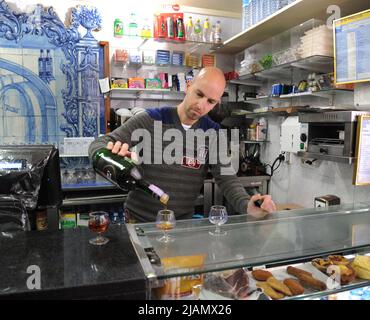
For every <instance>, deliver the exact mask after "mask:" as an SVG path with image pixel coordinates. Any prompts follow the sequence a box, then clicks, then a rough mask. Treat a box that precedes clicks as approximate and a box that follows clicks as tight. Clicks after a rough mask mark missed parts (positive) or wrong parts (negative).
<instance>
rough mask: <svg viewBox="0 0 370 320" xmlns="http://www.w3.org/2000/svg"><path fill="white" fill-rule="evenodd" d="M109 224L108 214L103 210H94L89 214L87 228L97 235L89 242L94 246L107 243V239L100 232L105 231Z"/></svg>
mask: <svg viewBox="0 0 370 320" xmlns="http://www.w3.org/2000/svg"><path fill="white" fill-rule="evenodd" d="M108 225H109V214H108V213H107V212H105V211H94V212H90V214H89V229H90V230H91V231H92V232H97V233H98V235H97V236H96V237H95V238H92V239H90V240H89V242H90V243H91V244H93V245H96V246H101V245H104V244H107V243H108V242H109V239H108V238H106V237H103V236H102V235H101V234H102V233H103V232H105V231H106V230H107V228H108Z"/></svg>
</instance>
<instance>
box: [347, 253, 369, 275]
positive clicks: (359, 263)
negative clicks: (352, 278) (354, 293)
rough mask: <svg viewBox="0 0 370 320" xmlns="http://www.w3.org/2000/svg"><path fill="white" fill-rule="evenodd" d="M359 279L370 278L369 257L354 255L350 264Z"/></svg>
mask: <svg viewBox="0 0 370 320" xmlns="http://www.w3.org/2000/svg"><path fill="white" fill-rule="evenodd" d="M351 266H352V268H353V269H354V270H355V272H356V276H357V277H358V278H360V279H365V280H370V257H369V256H356V257H355V259H354V260H353V262H352V264H351Z"/></svg>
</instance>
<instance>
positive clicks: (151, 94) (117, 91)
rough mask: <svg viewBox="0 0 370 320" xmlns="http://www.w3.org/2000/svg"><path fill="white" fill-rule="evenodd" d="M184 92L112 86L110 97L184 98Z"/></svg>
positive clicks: (144, 98)
mask: <svg viewBox="0 0 370 320" xmlns="http://www.w3.org/2000/svg"><path fill="white" fill-rule="evenodd" d="M184 96H185V92H180V91H172V90H171V89H136V88H112V89H111V91H110V98H111V99H113V100H115V99H116V100H120V99H139V98H140V100H174V101H181V100H183V99H184Z"/></svg>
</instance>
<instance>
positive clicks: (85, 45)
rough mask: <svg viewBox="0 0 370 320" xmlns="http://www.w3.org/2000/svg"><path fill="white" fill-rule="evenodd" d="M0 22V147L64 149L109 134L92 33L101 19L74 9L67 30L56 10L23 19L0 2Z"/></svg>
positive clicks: (39, 9)
mask: <svg viewBox="0 0 370 320" xmlns="http://www.w3.org/2000/svg"><path fill="white" fill-rule="evenodd" d="M0 21H1V28H0V144H7V143H53V144H56V145H59V144H61V143H63V139H64V138H65V137H91V136H97V135H98V134H100V133H104V130H105V128H104V123H105V121H104V100H103V97H102V95H101V94H100V91H99V87H98V79H99V73H100V71H101V69H102V67H103V66H102V65H101V61H103V60H102V57H101V56H100V55H102V51H101V50H99V44H98V42H97V40H96V39H95V38H94V37H93V35H92V33H91V30H93V29H97V28H100V26H101V15H100V13H99V12H98V11H97V10H96V9H95V8H91V7H89V8H88V7H85V6H78V7H76V8H73V9H72V13H71V25H70V26H69V27H68V28H67V27H65V26H64V24H63V23H62V21H61V20H60V19H59V17H58V16H57V15H56V13H55V12H54V10H53V8H52V7H48V8H46V7H43V6H42V5H35V6H34V10H33V11H32V12H31V13H22V12H17V11H16V10H15V9H14V6H13V7H12V9H11V8H10V6H9V4H8V3H7V2H6V1H3V0H0ZM81 26H82V27H83V28H85V29H86V34H85V35H84V36H81V34H80V33H79V31H78V30H80V29H79V28H80V27H81Z"/></svg>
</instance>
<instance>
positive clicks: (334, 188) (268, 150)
mask: <svg viewBox="0 0 370 320" xmlns="http://www.w3.org/2000/svg"><path fill="white" fill-rule="evenodd" d="M283 119H284V117H276V116H271V117H269V118H268V125H269V127H268V129H269V132H268V141H270V142H269V143H267V144H265V145H264V147H263V149H262V161H263V162H266V163H270V164H272V162H273V161H274V160H275V158H276V157H277V156H278V155H279V153H280V125H281V123H282V121H283ZM301 159H302V158H301V157H298V156H296V155H294V154H291V155H290V163H283V164H281V166H280V167H279V168H278V169H277V171H276V172H275V173H274V174H273V177H272V181H271V183H270V193H271V194H272V197H273V199H274V200H275V201H276V202H277V203H292V202H293V203H297V204H300V205H302V206H304V207H307V208H309V207H313V206H314V198H315V197H317V196H323V195H326V194H334V195H336V196H338V197H339V198H340V199H341V202H342V203H354V202H361V201H370V187H369V186H354V185H352V177H353V165H349V164H343V163H338V162H332V161H315V162H314V163H313V164H312V165H308V164H305V163H302V161H301Z"/></svg>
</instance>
